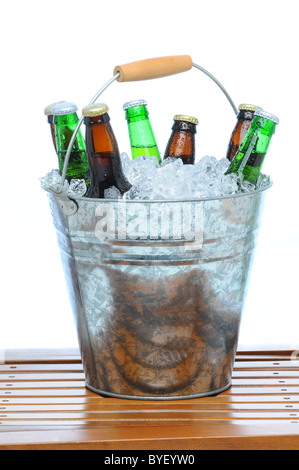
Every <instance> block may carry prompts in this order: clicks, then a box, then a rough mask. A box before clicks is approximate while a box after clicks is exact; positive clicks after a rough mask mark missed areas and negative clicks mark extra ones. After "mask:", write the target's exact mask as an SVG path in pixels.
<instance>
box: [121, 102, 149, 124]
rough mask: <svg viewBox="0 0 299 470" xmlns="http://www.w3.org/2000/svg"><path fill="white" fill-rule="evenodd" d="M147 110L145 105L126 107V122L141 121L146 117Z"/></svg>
mask: <svg viewBox="0 0 299 470" xmlns="http://www.w3.org/2000/svg"><path fill="white" fill-rule="evenodd" d="M148 114H149V113H148V110H147V108H146V106H145V105H140V106H132V107H131V108H127V109H126V119H127V121H128V122H136V121H142V120H144V119H148Z"/></svg>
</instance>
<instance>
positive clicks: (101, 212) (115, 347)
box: [49, 96, 267, 400]
mask: <svg viewBox="0 0 299 470" xmlns="http://www.w3.org/2000/svg"><path fill="white" fill-rule="evenodd" d="M96 97H97V96H96ZM266 189H267V188H265V189H263V190H257V191H253V192H251V193H244V194H237V195H233V196H230V197H220V198H210V199H202V200H195V199H194V200H184V201H182V200H177V201H132V200H131V201H126V200H101V199H88V198H84V197H81V198H75V199H69V198H68V197H67V196H66V194H65V193H64V190H63V187H62V186H61V185H58V186H56V187H53V188H52V189H51V191H49V200H50V207H51V211H52V215H53V222H54V226H55V228H56V231H57V237H58V244H59V247H60V252H61V257H62V263H63V267H64V270H65V277H66V281H67V286H68V291H69V296H70V300H71V304H72V309H73V312H74V318H75V321H76V326H77V332H78V341H79V346H80V351H81V356H82V362H83V367H84V372H85V377H86V386H87V387H88V388H89V389H90V390H92V391H94V392H96V393H99V394H101V395H104V396H106V395H107V396H113V397H122V398H134V399H136V398H140V399H156V400H166V399H167V400H169V399H178V398H193V397H202V396H207V395H215V394H218V393H220V392H222V391H224V390H226V389H227V388H229V387H230V385H231V375H232V368H233V364H234V360H235V353H236V348H237V344H238V333H239V326H240V320H241V314H242V310H243V306H244V302H245V298H246V292H247V287H248V282H249V277H250V272H251V265H252V262H253V255H254V251H255V247H256V243H257V234H258V230H259V227H260V222H261V214H262V208H263V203H264V198H265V194H266Z"/></svg>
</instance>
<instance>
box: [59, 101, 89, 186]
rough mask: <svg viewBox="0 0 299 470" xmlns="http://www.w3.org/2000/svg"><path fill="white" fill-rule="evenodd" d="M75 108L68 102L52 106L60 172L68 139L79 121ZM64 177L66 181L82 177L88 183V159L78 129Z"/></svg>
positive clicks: (76, 108)
mask: <svg viewBox="0 0 299 470" xmlns="http://www.w3.org/2000/svg"><path fill="white" fill-rule="evenodd" d="M77 110H78V107H77V106H76V105H75V104H74V103H70V102H63V103H58V104H55V106H53V108H52V114H53V117H54V125H55V135H56V145H57V155H58V162H59V172H60V174H62V171H63V165H64V160H65V156H66V152H67V149H68V146H69V143H70V140H71V138H72V135H73V133H74V130H75V129H76V126H77V124H78V122H79V118H78V115H77ZM66 179H67V181H68V182H70V180H71V179H84V180H85V182H86V184H87V185H88V184H89V183H90V172H89V165H88V159H87V155H86V151H85V143H84V140H83V137H82V133H81V131H80V129H79V132H78V133H77V135H76V139H75V141H74V144H73V148H72V150H71V154H70V159H69V164H68V168H67V173H66Z"/></svg>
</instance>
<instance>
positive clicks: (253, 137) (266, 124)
mask: <svg viewBox="0 0 299 470" xmlns="http://www.w3.org/2000/svg"><path fill="white" fill-rule="evenodd" d="M278 123H279V119H278V117H276V116H274V114H271V113H268V112H267V111H263V110H262V109H257V110H256V111H255V115H254V118H253V121H252V124H251V126H250V128H249V130H248V132H247V134H246V136H245V138H244V140H243V143H242V144H241V146H240V147H239V150H238V151H237V153H236V155H235V158H234V159H233V161H232V162H231V164H230V166H229V168H228V170H227V172H226V174H229V173H236V174H237V175H239V177H240V180H243V181H248V182H249V183H251V184H252V185H254V186H256V184H257V180H258V177H259V174H260V172H261V169H262V165H263V163H264V159H265V156H266V153H267V150H268V147H269V144H270V141H271V137H272V135H273V134H274V132H275V128H276V124H278Z"/></svg>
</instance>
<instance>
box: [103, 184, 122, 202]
mask: <svg viewBox="0 0 299 470" xmlns="http://www.w3.org/2000/svg"><path fill="white" fill-rule="evenodd" d="M120 197H121V192H120V191H119V190H118V189H117V188H116V187H115V186H111V188H107V189H105V191H104V199H118V198H120Z"/></svg>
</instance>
